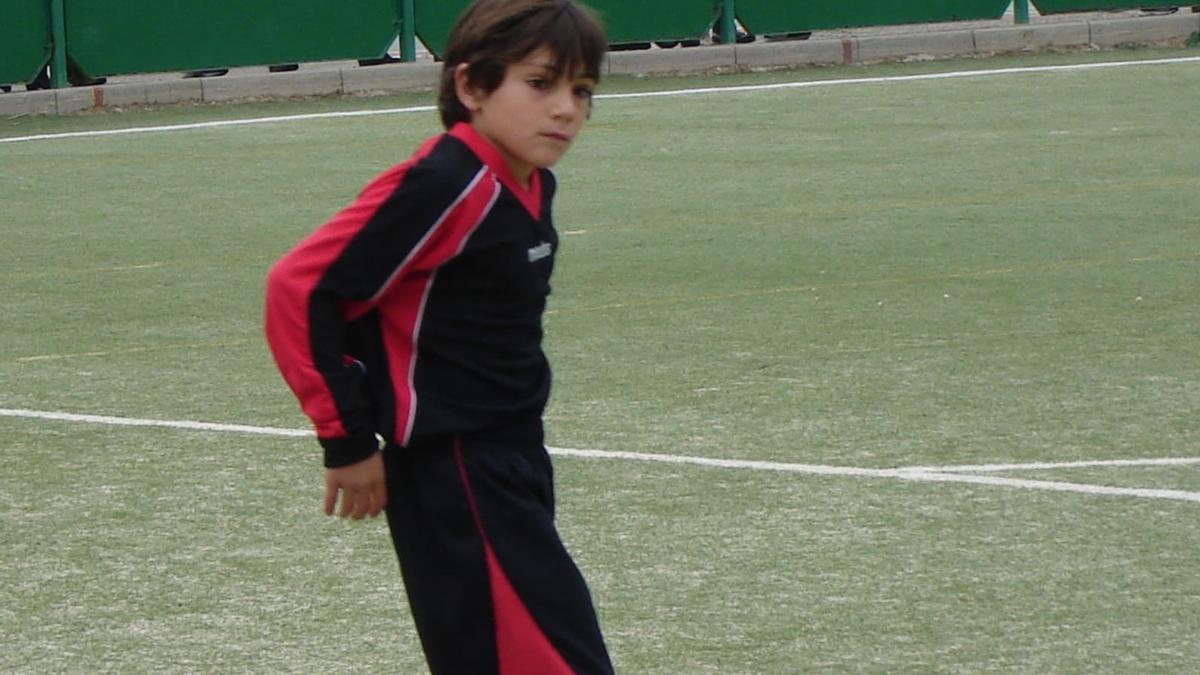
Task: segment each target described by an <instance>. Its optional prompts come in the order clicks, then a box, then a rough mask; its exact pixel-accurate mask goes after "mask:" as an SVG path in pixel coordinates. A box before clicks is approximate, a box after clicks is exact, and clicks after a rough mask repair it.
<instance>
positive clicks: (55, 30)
mask: <svg viewBox="0 0 1200 675" xmlns="http://www.w3.org/2000/svg"><path fill="white" fill-rule="evenodd" d="M50 32H51V35H52V36H53V38H54V54H53V56H51V57H50V86H51V87H54V88H55V89H61V88H63V87H67V86H70V83H69V82H68V81H67V13H66V10H65V8H64V0H50Z"/></svg>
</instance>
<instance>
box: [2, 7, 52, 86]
mask: <svg viewBox="0 0 1200 675" xmlns="http://www.w3.org/2000/svg"><path fill="white" fill-rule="evenodd" d="M0 5H2V6H0V27H2V28H3V37H0V84H15V83H22V82H28V81H30V80H32V79H33V78H34V76H36V75H37V72H38V70H39V69H41V67H42V66H44V65H46V62H47V61H49V60H50V44H51V42H52V40H51V39H50V4H49V3H48V2H46V0H2V2H0Z"/></svg>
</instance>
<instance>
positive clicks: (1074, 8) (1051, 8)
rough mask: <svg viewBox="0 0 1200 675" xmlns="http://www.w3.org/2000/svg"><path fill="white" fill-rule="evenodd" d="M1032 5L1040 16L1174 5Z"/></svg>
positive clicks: (1100, 0)
mask: <svg viewBox="0 0 1200 675" xmlns="http://www.w3.org/2000/svg"><path fill="white" fill-rule="evenodd" d="M1033 4H1034V5H1035V6H1036V7H1037V9H1038V11H1039V12H1041V13H1042V14H1065V13H1067V12H1107V11H1112V10H1121V9H1141V8H1143V7H1173V6H1174V5H1155V4H1153V3H1147V2H1146V0H1141V2H1121V0H1033Z"/></svg>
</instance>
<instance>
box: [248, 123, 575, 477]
mask: <svg viewBox="0 0 1200 675" xmlns="http://www.w3.org/2000/svg"><path fill="white" fill-rule="evenodd" d="M554 189H555V182H554V176H553V174H551V173H550V172H549V171H548V170H545V169H539V170H536V171H535V172H534V173H533V175H532V176H531V179H530V186H529V188H528V189H525V188H524V187H522V186H520V185H518V184H517V182H516V180H515V179H514V178H513V176H512V173H511V171H510V170H509V168H508V165H507V164H506V163H505V160H504V158H503V156H502V155H501V154H500V152H499V151H498V150H497V149H496V148H495V147H494V146H492V145H491V144H490V143H489V142H488V141H487V140H486V139H484V138H483V137H482V136H480V135H479V134H478V133H476V132H475V130H474V129H473V128H472V127H471V126H470V125H467V124H459V125H457V126H455V127H453V128H452V129H450V130H449V131H448V132H446V133H444V134H442V135H439V136H436V137H434V138H432V139H430V140H428V141H427V142H426V143H425V144H424V145H422V146H421V148H420V149H419V150H418V151H417V152H416V154H414V155H413V156H412V157H411V158H410V159H409V160H408V161H406V162H404V163H403V164H400V165H397V166H395V167H393V168H391V169H390V170H388V171H386V172H384V173H383V174H382V175H380V176H379V177H377V178H376V179H375V180H373V181H372V182H371V183H370V184H368V185H367V186H366V188H364V189H363V191H362V193H361V194H360V195H359V197H358V199H357V200H355V201H354V202H353V203H352V204H350V205H349V206H347V207H346V208H345V209H343V210H342V211H341V212H339V213H338V214H337V215H335V216H334V217H333V218H332V219H330V220H329V222H327V223H326V224H325V225H323V226H322V227H320V228H319V229H318V230H316V231H315V232H314V233H313V234H311V235H310V236H309V237H307V238H306V239H304V240H303V241H302V242H300V244H299V245H297V246H296V248H294V249H292V250H291V251H290V252H289V253H288V254H287V255H285V256H284V257H283V258H282V259H281V260H280V261H279V262H278V263H276V264H275V265H274V267H272V269H271V272H270V274H269V276H268V278H267V290H266V310H265V314H266V326H265V328H266V337H267V342H268V344H269V345H270V348H271V352H272V354H273V355H274V357H275V361H276V363H277V364H278V366H279V370H280V372H281V373H282V374H283V377H284V379H285V380H286V381H287V383H288V385H289V386H290V387H291V389H292V391H293V392H294V393H295V394H296V396H297V398H299V400H300V404H301V406H302V407H303V409H304V412H305V413H306V414H307V415H308V416H309V417H310V418H311V419H312V421H313V424H314V425H315V426H316V431H317V437H318V439H319V440H320V442H321V445H322V446H323V447H324V449H325V465H326V466H328V467H337V466H345V465H348V464H352V463H354V462H357V461H360V460H362V459H364V458H366V457H368V456H370V455H371V454H372V453H373V452H375V451H376V450H377V448H378V442H377V440H376V435H377V434H378V435H379V436H380V437H382V438H383V439H384V441H385V442H388V443H391V444H394V445H398V446H405V445H409V444H410V443H411V442H413V441H414V440H415V439H420V438H424V437H429V436H436V435H444V434H461V433H468V432H477V431H485V430H487V429H489V428H499V427H506V426H510V425H514V424H522V423H526V422H532V421H536V420H538V419H539V418H540V416H541V414H542V411H543V409H544V408H545V405H546V401H547V399H548V397H549V393H550V367H549V364H548V363H547V361H546V357H545V354H544V352H543V351H542V314H543V311H544V310H545V306H546V297H547V296H548V295H549V293H550V284H549V282H550V274H551V271H552V269H553V265H554V253H555V251H557V249H558V236H557V234H556V233H555V231H554V227H553V225H552V223H551V217H550V203H551V200H552V198H553V197H554Z"/></svg>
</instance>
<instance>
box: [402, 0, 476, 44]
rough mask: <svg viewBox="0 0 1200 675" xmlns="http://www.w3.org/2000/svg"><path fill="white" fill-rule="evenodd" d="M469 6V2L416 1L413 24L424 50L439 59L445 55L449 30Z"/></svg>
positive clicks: (463, 0) (453, 0)
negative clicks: (415, 26)
mask: <svg viewBox="0 0 1200 675" xmlns="http://www.w3.org/2000/svg"><path fill="white" fill-rule="evenodd" d="M469 4H471V3H470V1H469V0H417V6H416V7H415V8H414V14H416V18H415V21H414V23H416V25H417V37H418V38H420V40H421V42H422V43H423V44H424V45H425V48H426V49H428V50H429V51H430V52H432V53H433V54H434V55H435V56H437V57H439V58H440V57H441V56H442V54H444V53H445V51H446V40H447V38H449V37H450V29H451V28H453V27H454V22H455V21H456V20H457V19H458V15H459V14H462V11H463V10H464V9H466V8H467V5H469Z"/></svg>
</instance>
